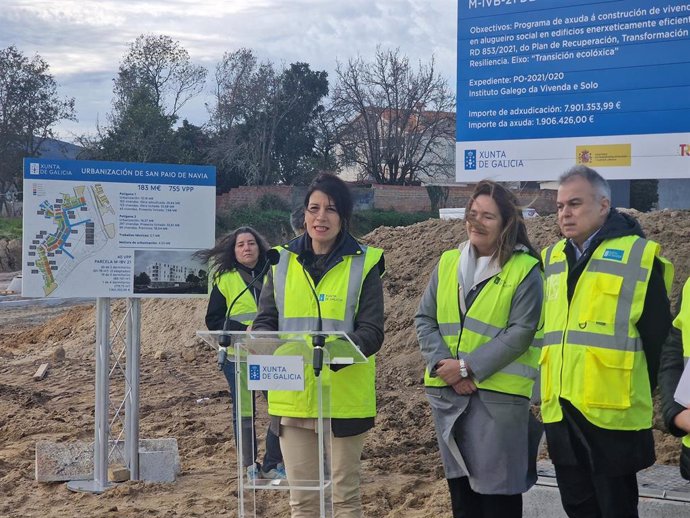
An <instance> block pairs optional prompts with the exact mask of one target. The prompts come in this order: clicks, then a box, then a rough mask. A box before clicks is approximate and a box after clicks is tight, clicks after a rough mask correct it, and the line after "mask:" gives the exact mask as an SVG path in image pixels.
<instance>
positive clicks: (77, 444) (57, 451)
mask: <svg viewBox="0 0 690 518" xmlns="http://www.w3.org/2000/svg"><path fill="white" fill-rule="evenodd" d="M114 446H115V441H110V445H109V448H108V451H112V452H113V453H112V455H111V456H110V459H109V465H110V466H114V465H117V464H119V465H126V462H125V459H124V455H123V451H124V444H123V442H122V441H120V442H119V444H118V446H119V447H117V448H114ZM152 452H153V453H155V452H165V453H166V454H167V455H169V456H170V459H171V461H170V462H172V466H173V472H174V474H175V475H177V474H179V473H180V471H181V466H180V453H179V450H178V447H177V439H174V438H163V439H140V440H139V466H140V470H139V471H140V473H139V479H140V480H147V479H146V478H145V477H144V476H143V475H142V473H141V464H142V461H141V458H142V457H141V455H142V453H152ZM166 462H167V461H166ZM35 463H36V466H35V475H36V480H37V481H38V482H67V481H70V480H92V479H93V442H89V441H73V442H68V443H56V442H51V441H38V442H37V443H36V456H35Z"/></svg>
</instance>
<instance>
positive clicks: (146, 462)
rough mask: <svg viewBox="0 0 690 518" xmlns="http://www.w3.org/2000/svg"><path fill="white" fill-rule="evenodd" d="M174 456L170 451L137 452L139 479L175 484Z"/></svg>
mask: <svg viewBox="0 0 690 518" xmlns="http://www.w3.org/2000/svg"><path fill="white" fill-rule="evenodd" d="M175 478H176V471H175V455H174V454H173V452H171V451H139V479H140V480H144V481H146V482H175Z"/></svg>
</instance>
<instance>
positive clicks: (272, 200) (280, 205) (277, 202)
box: [257, 194, 291, 212]
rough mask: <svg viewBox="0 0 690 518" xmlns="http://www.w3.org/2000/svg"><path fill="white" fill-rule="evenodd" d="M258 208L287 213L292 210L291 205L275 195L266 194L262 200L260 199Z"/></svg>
mask: <svg viewBox="0 0 690 518" xmlns="http://www.w3.org/2000/svg"><path fill="white" fill-rule="evenodd" d="M257 206H258V207H259V208H260V209H262V210H278V211H287V212H290V210H291V208H290V204H289V203H288V202H286V201H285V200H284V199H283V198H281V197H280V196H276V195H275V194H264V195H263V196H262V197H261V198H259V201H258V202H257Z"/></svg>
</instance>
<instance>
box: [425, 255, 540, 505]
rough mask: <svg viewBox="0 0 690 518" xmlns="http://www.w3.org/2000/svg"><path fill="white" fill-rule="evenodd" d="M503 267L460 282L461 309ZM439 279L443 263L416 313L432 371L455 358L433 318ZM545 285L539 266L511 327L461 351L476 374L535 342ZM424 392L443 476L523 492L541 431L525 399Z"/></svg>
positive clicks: (532, 477)
mask: <svg viewBox="0 0 690 518" xmlns="http://www.w3.org/2000/svg"><path fill="white" fill-rule="evenodd" d="M464 245H465V244H464V243H463V245H460V246H461V250H462V249H463V248H464ZM463 253H465V252H463ZM500 271H501V269H500V267H499V266H498V265H495V264H492V267H490V269H489V270H488V271H487V272H486V273H485V275H484V277H483V278H482V279H479V280H478V282H477V284H475V286H471V287H464V286H462V284H461V288H460V292H461V293H466V294H467V295H466V296H464V300H462V299H461V301H460V302H461V304H460V306H461V308H463V310H466V308H468V307H469V306H471V304H472V302H473V301H474V299H475V298H476V296H477V294H478V293H479V292H480V291H481V288H482V287H483V286H484V285H485V284H486V283H485V282H484V281H486V280H487V279H490V278H492V277H494V276H495V275H497V274H499V273H500ZM459 280H460V283H462V279H461V278H460V279H459ZM437 286H438V266H437V267H436V268H435V269H434V271H433V273H432V275H431V279H430V280H429V284H428V286H427V288H426V291H425V292H424V295H423V296H422V299H421V301H420V304H419V309H418V311H417V314H416V315H415V326H416V329H417V337H418V339H419V344H420V347H421V351H422V356H423V358H424V360H425V362H426V364H427V367H428V368H429V370H430V372H431V373H432V375H433V373H434V367H435V366H436V364H437V363H438V362H439V361H440V360H442V359H446V358H451V354H450V351H449V349H448V346H447V345H446V343H445V342H444V341H443V337H442V336H441V334H440V332H439V327H438V323H437V322H436V296H437V294H436V288H437ZM542 290H543V282H542V276H541V273H540V270H539V268H538V267H535V268H534V269H533V270H532V271H531V272H530V273H529V274H528V275H527V277H525V279H524V280H523V281H522V283H521V284H520V285H519V286H518V287H517V289H516V291H515V295H514V296H513V302H512V305H511V310H510V316H509V320H508V326H507V327H506V328H505V329H503V330H502V331H501V332H500V333H499V334H498V335H497V336H496V337H495V338H494V339H493V340H491V341H489V342H487V343H486V344H484V345H483V346H482V347H480V348H478V349H477V350H475V351H473V352H472V353H469V354H462V357H463V358H465V360H466V362H467V364H468V366H469V367H470V368H471V369H472V371H473V373H474V376H475V378H476V379H477V381H483V380H484V379H486V378H488V377H490V376H491V375H492V374H494V373H495V372H497V371H499V370H501V369H503V368H504V367H506V366H507V365H508V364H510V363H511V362H513V361H514V360H515V359H517V358H518V357H519V356H520V355H522V354H523V353H524V352H525V351H526V350H527V348H528V347H529V346H530V344H531V343H532V340H533V338H534V333H535V331H536V328H537V326H538V325H539V317H540V315H541V307H542V298H543V291H542ZM459 296H461V295H460V294H459ZM426 392H427V398H428V400H429V402H430V404H431V408H432V413H433V416H434V425H435V427H436V434H437V439H438V445H439V450H440V452H441V460H442V462H443V467H444V470H445V476H446V478H458V477H463V476H467V477H469V482H470V486H471V487H472V489H473V490H474V491H476V492H478V493H482V494H517V493H523V492H525V491H527V490H528V489H529V488H530V487H531V486H532V485H534V483H535V482H536V478H537V476H536V456H537V449H538V445H539V440H540V439H541V434H542V430H541V426H540V424H539V423H538V422H537V421H536V419H535V418H534V417H533V416H532V414H531V412H530V402H529V400H528V399H527V398H524V397H520V396H514V395H511V394H504V393H500V392H494V391H488V390H478V391H477V392H475V393H474V394H472V395H471V396H461V395H459V394H457V393H456V392H455V391H454V390H453V388H452V387H427V390H426Z"/></svg>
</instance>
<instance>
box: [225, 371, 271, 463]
mask: <svg viewBox="0 0 690 518" xmlns="http://www.w3.org/2000/svg"><path fill="white" fill-rule="evenodd" d="M223 374H225V379H226V380H228V387H229V388H230V397H231V398H232V429H233V432H234V433H235V444H237V407H236V401H237V399H236V394H235V364H234V363H233V362H229V361H226V362H225V364H224V365H223ZM251 397H252V407H254V399H253V398H254V393H252V396H251ZM264 397H267V394H266V393H264ZM242 443H243V446H244V447H243V451H242V452H241V456H242V465H243V466H250V465H251V464H252V463H254V462H256V457H257V444H256V430H255V428H254V423H253V422H252V419H251V418H249V417H247V418H242ZM239 456H240V454H239V453H238V457H239ZM280 462H283V454H282V452H281V451H280V439H279V438H278V436H277V435H275V434H274V433H273V432H272V431H271V429H270V428H268V429H267V430H266V454H265V455H264V461H263V463H262V464H261V469H262V470H263V471H270V470H272V469H274V468H275V467H276V466H278V463H280Z"/></svg>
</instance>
